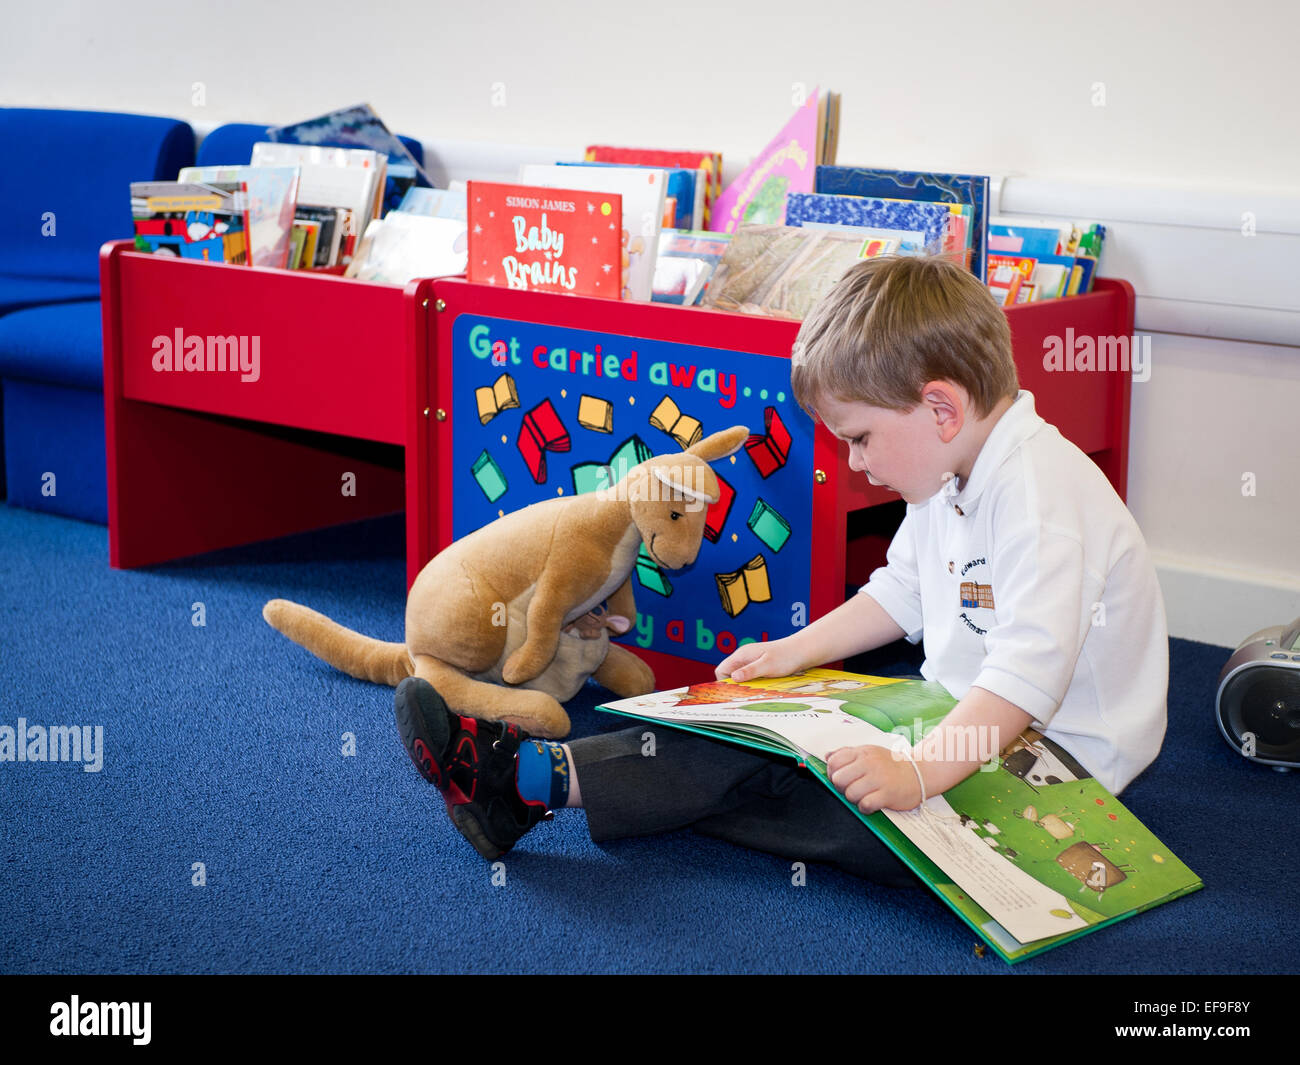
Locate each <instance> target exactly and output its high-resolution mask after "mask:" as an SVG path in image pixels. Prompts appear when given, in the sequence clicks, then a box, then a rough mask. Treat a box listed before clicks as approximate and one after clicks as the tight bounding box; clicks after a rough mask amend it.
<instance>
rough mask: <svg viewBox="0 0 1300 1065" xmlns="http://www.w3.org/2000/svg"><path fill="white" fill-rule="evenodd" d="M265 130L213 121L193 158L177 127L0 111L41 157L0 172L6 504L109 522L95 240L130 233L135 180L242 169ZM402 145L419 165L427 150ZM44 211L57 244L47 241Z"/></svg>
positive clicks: (186, 133)
mask: <svg viewBox="0 0 1300 1065" xmlns="http://www.w3.org/2000/svg"><path fill="white" fill-rule="evenodd" d="M266 130H267V127H266V126H258V125H253V124H249V123H232V124H229V125H225V126H219V127H218V128H217V129H214V130H213V131H212V132H211V133H210V134H208V136H207V137H205V138H204V140H203V143H202V145H200V146H199V150H198V155H197V159H196V157H195V150H194V132H193V130H192V129H191V128H190V127H189V126H188V125H187V124H186V123H184V122H178V121H176V120H174V119H164V118H151V117H147V116H142V115H117V114H104V113H100V112H92V111H40V110H23V109H18V108H9V109H0V144H4V145H6V147H7V148H8V149H10V150H11V152H12V153H13V155H14V158H18V159H22V160H23V161H24V162H34V163H36V165H35V166H25V167H23V168H22V169H21V172H19V168H16V167H11V168H7V170H9V171H13V172H12V173H9V172H4V171H2V170H0V191H2V192H3V194H4V195H5V199H4V200H3V201H0V202H6V203H8V204H9V205H11V207H10V209H7V210H6V211H3V212H0V246H3V247H6V248H10V247H12V248H13V249H14V253H12V254H6V257H5V261H4V263H3V264H0V266H2V267H3V268H4V269H5V270H9V271H10V272H11V273H10V274H9V275H0V390H2V391H3V400H4V442H3V448H2V449H0V452H2V454H3V461H2V463H0V465H2V466H3V469H4V472H5V476H4V480H0V492H3V490H4V489H5V488H7V490H8V497H9V502H10V503H14V504H17V505H19V506H24V507H31V508H32V509H36V510H45V511H49V512H52V513H56V514H62V515H65V516H67V517H73V518H80V519H82V520H84V521H94V522H99V523H100V524H107V522H108V488H107V472H106V467H105V455H104V396H103V391H104V384H103V381H104V377H103V361H104V356H103V331H102V324H101V316H100V304H99V249H100V246H101V245H102V244H103V243H105V242H106V241H109V240H115V239H123V238H127V237H129V236H130V235H131V231H132V226H131V211H130V183H131V182H132V181H150V180H156V181H174V180H175V179H176V174H177V172H178V171H179V170H180V169H181V168H182V167H185V166H189V165H191V164H193V163H195V162H197V163H198V164H199V165H202V166H210V165H219V164H226V163H243V162H247V161H248V159H250V158H251V157H252V154H253V145H254V143H256V142H257V141H259V140H264V139H265V138H266ZM401 139H402V142H403V143H404V144H405V145H406V146H407V148H408V150H409V151H410V152H411V154H412V155H413V156H415V158H416V160H417V161H418V162H420V163H423V162H424V146H423V145H422V144H421V143H420V142H419V141H416V140H412V139H410V138H408V137H403V138H401ZM72 161H75V162H76V164H77V165H76V166H73V165H72ZM32 173H39V174H41V175H43V176H42V178H41V180H40V181H39V182H33V181H32V180H30V175H31V174H32ZM46 176H48V180H47V177H46ZM20 178H26V179H27V180H19V179H20ZM46 211H51V212H53V213H54V225H55V232H56V234H57V235H56V236H52V237H42V236H40V219H41V218H42V217H43V215H44V212H46ZM6 482H7V484H6Z"/></svg>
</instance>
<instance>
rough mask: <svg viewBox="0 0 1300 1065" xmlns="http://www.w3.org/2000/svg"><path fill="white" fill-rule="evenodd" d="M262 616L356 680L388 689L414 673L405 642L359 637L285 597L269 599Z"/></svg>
mask: <svg viewBox="0 0 1300 1065" xmlns="http://www.w3.org/2000/svg"><path fill="white" fill-rule="evenodd" d="M262 617H264V618H266V622H267V624H268V625H270V626H271V628H273V629H275V630H276V631H277V632H281V633H283V634H284V635H285V636H287V637H289V639H291V640H292V641H293V642H294V643H296V644H299V645H300V646H302V647H305V648H306V649H307V650H308V651H310V652H311V653H312V654H314V655H315V656H316V657H317V658H320V659H322V660H324V661H326V662H328V663H329V664H330V665H331V666H333V667H334V668H335V669H340V670H342V671H343V672H344V673H347V674H348V675H349V676H353V677H356V678H357V679H358V680H368V681H370V682H371V683H373V684H387V685H388V686H389V687H390V688H392V687H396V686H397V684H398V682H399V681H401V680H402V679H403V678H404V677H409V676H411V674H412V673H413V672H414V670H413V668H412V665H411V658H410V655H408V654H407V653H406V644H404V643H385V642H384V641H383V640H375V639H372V638H371V637H369V636H362V635H361V634H360V633H359V632H353V631H352V630H351V629H347V628H344V627H343V626H342V625H340V624H339V623H338V622H337V621H331V620H330V619H329V618H327V617H326V616H325V615H324V614H320V613H317V612H316V611H315V610H311V609H310V608H308V607H305V606H300V605H299V604H298V603H291V602H289V600H287V599H272V600H271V601H270V602H269V603H267V604H266V606H264V607H262Z"/></svg>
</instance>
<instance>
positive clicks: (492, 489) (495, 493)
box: [470, 450, 507, 503]
mask: <svg viewBox="0 0 1300 1065" xmlns="http://www.w3.org/2000/svg"><path fill="white" fill-rule="evenodd" d="M470 472H471V473H473V474H474V480H476V481H477V482H478V486H479V487H480V488H481V489H483V494H484V495H485V496H487V497H488V501H489V502H491V503H495V502H496V501H497V500H498V499H500V498H501V497H502V496H503V495H505V494H506V487H507V486H506V475H505V474H504V473H502V472H501V467H500V466H498V465H497V461H496V459H494V458H493V457H492V456H491V455H489V454H488V453H487V451H486V450H484V451H483V453H482V454H481V455H479V457H478V458H476V459H475V460H474V465H473V466H472V467H471V469H470Z"/></svg>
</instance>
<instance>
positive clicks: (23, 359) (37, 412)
mask: <svg viewBox="0 0 1300 1065" xmlns="http://www.w3.org/2000/svg"><path fill="white" fill-rule="evenodd" d="M0 144H3V145H4V147H5V152H6V155H7V157H8V158H9V159H10V160H12V162H13V163H14V164H15V165H10V166H6V167H3V168H0V203H4V204H5V209H4V210H3V211H0V247H3V248H4V249H5V255H4V258H3V261H2V262H0V271H2V272H0V392H2V393H3V404H4V421H3V426H4V463H3V465H4V489H5V490H6V491H7V493H8V498H9V501H10V502H11V503H16V504H18V505H20V506H30V507H33V508H36V509H40V510H47V511H52V512H54V513H57V514H64V515H67V516H69V517H76V518H82V519H85V520H88V521H98V522H106V521H107V520H108V512H107V508H108V501H107V490H106V488H105V468H104V400H103V356H102V343H103V341H102V333H101V326H100V313H99V249H100V245H102V244H103V243H104V242H105V241H108V240H112V239H114V238H120V237H123V236H129V235H130V233H131V198H130V190H129V186H130V183H131V182H132V181H148V180H167V179H173V178H175V177H176V172H177V171H178V170H179V169H180V168H181V167H183V166H189V165H190V164H191V163H193V161H194V131H193V130H192V129H191V128H190V126H189V124H188V123H185V122H180V121H177V120H176V119H172V118H156V117H153V116H149V115H124V114H115V113H111V112H102V111H60V110H44V109H29V108H17V107H13V108H0Z"/></svg>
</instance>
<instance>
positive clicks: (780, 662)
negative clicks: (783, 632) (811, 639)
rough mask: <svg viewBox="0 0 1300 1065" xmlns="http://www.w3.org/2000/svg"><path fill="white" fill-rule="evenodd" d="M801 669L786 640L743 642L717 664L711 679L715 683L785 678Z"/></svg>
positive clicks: (796, 656) (801, 665)
mask: <svg viewBox="0 0 1300 1065" xmlns="http://www.w3.org/2000/svg"><path fill="white" fill-rule="evenodd" d="M804 666H805V663H804V661H803V657H802V655H800V654H799V652H798V649H797V648H795V647H793V646H792V645H791V642H790V637H788V636H787V637H785V638H784V639H780V640H766V641H763V642H761V643H747V644H743V645H742V646H740V647H737V648H736V649H735V650H734V651H732V652H731V654H729V655H727V657H726V658H724V659H723V660H722V661H721V662H719V663H718V668H717V669H716V670H714V676H715V677H716V678H717V679H718V680H725V679H726V678H727V677H730V678H731V679H732V680H753V679H754V678H755V677H788V676H789V675H790V674H791V673H798V672H799V671H800V670H802V669H803V668H804Z"/></svg>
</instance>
